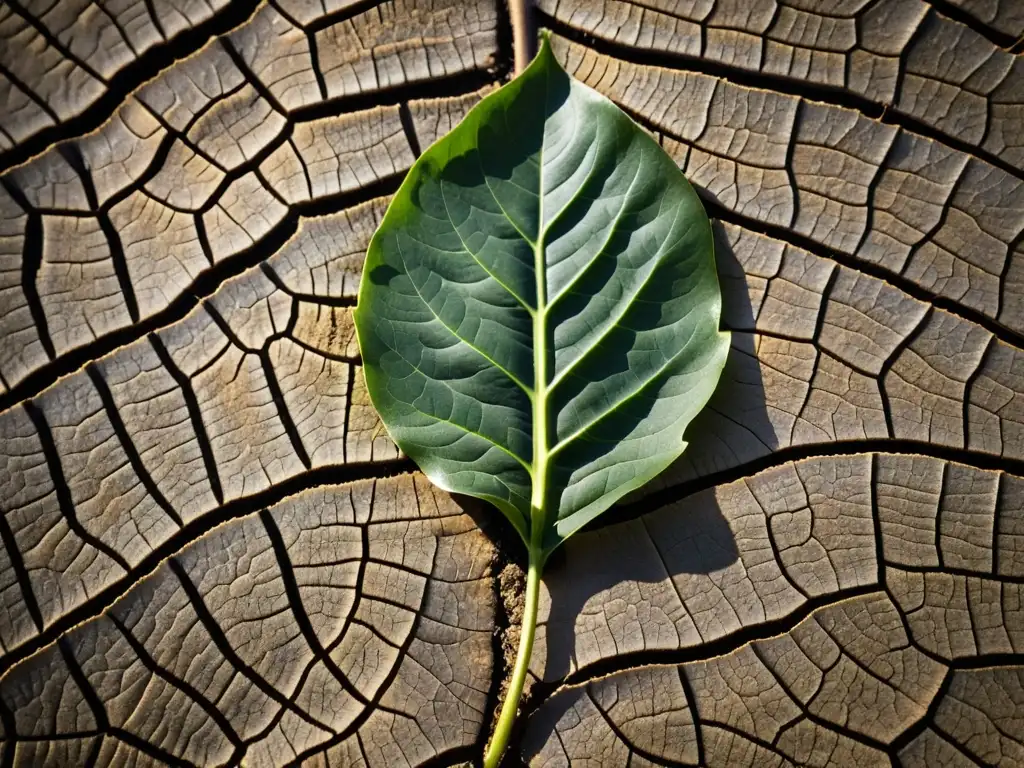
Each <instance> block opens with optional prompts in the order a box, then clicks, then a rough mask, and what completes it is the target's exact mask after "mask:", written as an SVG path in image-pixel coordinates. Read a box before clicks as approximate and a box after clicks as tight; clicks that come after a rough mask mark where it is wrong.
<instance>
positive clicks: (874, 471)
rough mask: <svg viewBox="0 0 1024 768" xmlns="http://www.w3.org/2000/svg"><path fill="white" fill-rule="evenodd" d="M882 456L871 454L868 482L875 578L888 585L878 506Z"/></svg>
mask: <svg viewBox="0 0 1024 768" xmlns="http://www.w3.org/2000/svg"><path fill="white" fill-rule="evenodd" d="M879 461H880V456H879V455H878V454H877V453H872V454H871V470H870V472H871V473H870V475H869V479H868V482H869V483H870V484H871V522H872V526H873V528H874V530H875V560H876V561H877V562H876V567H877V569H878V570H877V573H876V575H875V580H876V581H877V582H878V586H880V587H883V588H884V587H886V586H887V585H886V582H885V540H884V539H883V538H882V512H881V509H879V506H878V463H879Z"/></svg>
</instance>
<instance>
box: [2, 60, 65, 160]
mask: <svg viewBox="0 0 1024 768" xmlns="http://www.w3.org/2000/svg"><path fill="white" fill-rule="evenodd" d="M0 75H3V76H4V77H5V78H7V80H9V81H10V82H11V84H12V85H13V86H14V87H15V88H17V89H18V90H19V91H21V92H22V93H23V94H24V95H25V98H26V99H28V100H29V101H31V102H32V103H33V104H35V105H36V106H37V107H39V109H41V110H42V111H43V112H45V113H46V116H47V117H48V118H50V120H51V121H53V122H52V125H49V126H47V128H51V129H52V128H55V127H57V126H59V125H60V116H59V115H58V114H57V113H56V112H54V111H53V107H51V106H50V105H49V104H48V103H47V102H46V100H45V99H43V98H41V97H40V96H39V95H38V94H37V93H36V92H35V91H34V90H32V88H30V87H29V85H28V83H26V82H25V81H24V80H22V79H21V78H20V77H18V76H17V75H15V74H14V73H13V72H12V71H11V70H9V69H8V68H7V67H5V66H4V65H3V64H2V63H0ZM44 130H45V129H44ZM4 133H5V134H7V135H8V136H10V134H9V133H7V131H4ZM11 143H13V144H16V143H17V142H15V141H12V142H11ZM10 151H11V150H8V152H10ZM14 165H17V163H11V165H9V166H7V168H9V167H12V166H14ZM4 170H6V168H4Z"/></svg>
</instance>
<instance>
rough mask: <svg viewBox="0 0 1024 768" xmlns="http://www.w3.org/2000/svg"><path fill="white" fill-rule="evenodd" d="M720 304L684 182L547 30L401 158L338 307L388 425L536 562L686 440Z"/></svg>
mask: <svg viewBox="0 0 1024 768" xmlns="http://www.w3.org/2000/svg"><path fill="white" fill-rule="evenodd" d="M720 313H721V294H720V291H719V287H718V277H717V274H716V272H715V262H714V255H713V245H712V236H711V227H710V224H709V222H708V218H707V215H706V214H705V213H704V210H703V208H702V206H701V204H700V200H699V199H698V197H697V195H696V194H695V193H694V191H693V189H692V188H691V187H690V185H689V183H687V181H686V179H685V178H684V177H683V175H682V173H680V171H679V169H678V168H677V167H676V166H675V164H674V163H673V162H672V161H671V159H669V157H668V156H667V155H666V154H665V152H664V151H663V150H662V149H661V147H660V146H658V144H657V142H655V141H654V140H653V139H652V138H651V137H650V136H648V135H647V134H646V133H645V132H644V131H643V130H642V129H641V128H639V127H638V126H637V125H636V124H635V123H634V122H633V121H632V120H630V118H629V117H628V116H626V115H625V114H624V113H623V112H622V111H621V110H620V109H619V108H618V107H616V106H615V105H614V104H612V103H611V102H610V101H608V100H607V99H606V98H604V97H603V96H601V95H599V94H598V93H596V92H595V91H592V90H591V89H589V88H587V87H586V86H584V85H582V84H581V83H579V82H577V81H575V80H573V79H572V78H571V77H570V76H569V75H567V74H566V73H565V71H564V70H563V69H562V68H561V67H560V66H559V64H558V62H557V61H556V60H555V58H554V56H553V54H552V52H551V49H550V46H549V44H548V43H547V41H546V40H545V41H544V42H543V43H542V46H541V50H540V52H539V53H538V55H537V57H536V58H535V59H534V61H533V63H532V64H531V65H530V66H529V67H528V68H527V69H526V70H525V71H524V72H523V74H522V75H520V76H519V77H518V78H516V79H515V80H514V81H512V82H511V83H509V84H508V85H506V86H504V87H503V88H501V89H500V90H498V91H496V92H495V93H493V94H491V95H489V96H488V97H486V98H485V99H484V100H483V101H482V102H481V103H480V104H479V105H477V106H476V107H475V108H474V109H473V110H472V111H471V112H470V113H469V115H467V117H466V118H465V120H463V121H462V123H461V124H460V125H458V126H457V127H456V128H455V129H454V130H453V131H452V132H451V133H449V134H448V135H447V136H446V137H444V138H443V139H441V140H440V141H438V142H437V143H436V144H434V145H433V146H432V147H431V148H430V149H428V150H427V151H426V152H425V153H424V154H423V156H422V157H421V158H420V159H419V160H418V161H417V162H416V164H415V165H414V166H413V168H412V170H411V171H410V172H409V175H408V176H407V177H406V179H405V181H404V183H403V184H402V186H401V188H400V189H399V191H398V193H397V194H396V195H395V198H394V200H393V201H392V203H391V206H390V207H389V208H388V211H387V214H386V215H385V217H384V220H383V221H382V223H381V225H380V228H379V229H378V231H377V233H376V234H375V235H374V237H373V240H372V241H371V243H370V248H369V252H368V253H367V257H366V266H365V269H364V272H363V278H362V284H361V286H360V291H359V304H358V307H357V309H356V315H355V317H356V328H357V331H358V335H359V344H360V348H361V350H362V356H363V362H364V365H365V373H366V384H367V388H368V390H369V393H370V397H371V399H372V400H373V404H374V406H375V407H376V408H377V410H378V411H379V413H380V416H381V419H382V420H383V422H384V424H385V425H386V426H387V429H388V431H389V432H390V433H391V436H392V437H393V438H394V440H395V442H396V443H397V444H398V445H399V446H400V447H401V449H402V450H403V451H405V453H406V454H408V455H409V456H410V457H411V458H412V459H413V460H414V461H415V462H416V463H417V464H418V465H419V466H420V468H421V469H422V470H423V471H424V472H425V473H426V474H427V475H428V476H429V477H430V478H431V480H433V481H434V482H435V483H436V484H437V485H439V486H441V487H442V488H445V489H446V490H449V491H454V492H458V493H465V494H470V495H472V496H476V497H479V498H482V499H486V500H488V501H490V502H492V503H493V504H494V505H495V506H497V507H498V508H499V509H501V510H502V511H503V512H504V513H505V515H506V516H507V517H508V518H509V520H511V521H512V523H513V524H514V525H515V527H516V529H517V530H518V531H519V533H520V534H521V535H522V537H523V539H524V541H525V542H526V543H527V545H528V546H529V547H530V549H531V553H538V555H539V556H540V558H541V562H543V558H544V557H546V555H547V554H548V553H549V552H550V551H551V550H552V549H554V548H555V547H557V546H558V545H559V544H560V543H561V542H562V541H564V540H565V539H566V538H567V537H568V536H569V535H570V534H572V533H573V532H574V531H575V530H577V529H578V528H580V526H582V525H584V524H585V523H587V522H588V521H589V520H592V519H593V518H594V517H596V516H597V515H599V514H600V513H601V512H603V511H604V510H606V509H607V508H608V507H609V506H611V505H612V504H613V503H614V502H615V501H616V500H617V499H619V498H621V497H622V496H623V495H625V494H626V493H628V492H629V491H631V490H633V489H635V488H638V487H640V486H641V485H643V484H644V483H646V482H647V481H648V480H650V479H651V478H653V477H654V476H655V475H657V474H658V473H659V472H661V471H662V470H663V469H665V468H666V467H667V466H668V465H669V464H670V463H671V462H672V461H673V460H674V459H676V458H677V457H678V456H679V455H680V454H681V453H682V451H683V449H684V448H685V446H686V443H685V441H684V439H683V434H684V431H685V430H686V427H687V425H688V424H689V423H690V422H691V420H692V419H693V418H694V416H696V415H697V413H698V412H699V411H700V409H701V408H703V407H704V405H705V403H706V402H707V400H708V398H709V397H710V396H711V393H712V391H713V390H714V388H715V385H716V384H717V382H718V378H719V375H720V374H721V371H722V367H723V365H724V364H725V358H726V355H727V353H728V349H729V337H728V334H727V333H721V332H719V330H718V322H719V315H720Z"/></svg>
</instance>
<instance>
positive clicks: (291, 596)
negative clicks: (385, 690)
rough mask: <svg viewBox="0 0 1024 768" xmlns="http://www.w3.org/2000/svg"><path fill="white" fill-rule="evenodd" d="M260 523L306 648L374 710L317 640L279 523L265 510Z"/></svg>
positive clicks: (362, 701) (343, 686) (359, 699)
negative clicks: (271, 548) (272, 550)
mask: <svg viewBox="0 0 1024 768" xmlns="http://www.w3.org/2000/svg"><path fill="white" fill-rule="evenodd" d="M260 520H261V521H262V523H263V527H264V528H266V530H267V535H268V536H269V537H270V544H271V546H272V547H273V549H274V554H275V555H276V557H277V564H278V568H279V570H280V572H281V580H282V581H283V582H284V591H285V594H287V595H288V604H289V606H291V610H292V616H293V617H294V619H295V623H296V624H298V625H299V630H300V631H301V632H302V636H303V638H305V640H306V644H307V645H308V646H309V647H310V650H312V651H313V656H314V658H315V659H316V660H319V661H322V662H323V664H324V666H326V667H327V668H328V669H329V670H330V672H331V674H332V675H334V676H335V678H337V680H338V682H339V683H340V684H341V687H342V688H343V689H345V692H346V693H348V695H349V696H351V697H352V698H353V699H355V700H356V701H358V702H359V703H360V704H362V705H363V706H364V707H369V706H371V703H370V700H369V699H368V698H366V696H364V695H363V693H362V691H360V690H359V689H358V688H356V686H355V685H354V684H353V683H352V681H351V680H350V679H349V677H348V675H346V674H345V672H344V670H342V669H341V668H340V667H339V666H338V664H337V663H336V662H335V661H334V659H333V658H331V655H330V654H329V653H327V650H326V649H325V648H324V646H323V644H322V643H321V642H320V638H319V637H317V635H316V632H315V631H314V629H313V622H312V621H311V620H310V618H309V614H308V613H306V607H305V605H304V604H303V602H302V594H301V593H300V592H299V584H298V581H297V580H296V578H295V569H294V567H293V566H292V561H291V558H290V557H289V556H288V548H287V547H286V546H285V543H284V537H283V536H282V535H281V529H280V528H278V527H277V521H276V520H274V516H273V515H271V514H270V512H269V511H268V510H266V509H264V510H262V511H261V512H260Z"/></svg>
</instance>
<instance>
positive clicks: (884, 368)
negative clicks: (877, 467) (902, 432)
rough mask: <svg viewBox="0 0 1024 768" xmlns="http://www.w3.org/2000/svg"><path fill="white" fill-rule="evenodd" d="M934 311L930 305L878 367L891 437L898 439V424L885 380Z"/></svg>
mask: <svg viewBox="0 0 1024 768" xmlns="http://www.w3.org/2000/svg"><path fill="white" fill-rule="evenodd" d="M934 311H935V310H934V308H933V307H928V308H927V309H926V310H925V311H924V314H922V315H921V319H920V320H918V322H917V325H915V326H914V327H913V328H911V329H910V331H909V332H908V333H907V335H906V336H904V337H903V340H902V341H900V342H899V343H898V344H897V345H896V346H895V347H893V350H892V352H891V353H890V354H889V356H888V357H887V358H886V359H885V360H884V361H882V365H881V367H880V368H879V369H878V376H877V377H876V380H877V381H878V394H879V396H880V397H881V398H882V413H883V414H884V416H885V428H886V429H887V430H889V437H890V438H891V439H897V435H896V425H895V424H894V423H893V418H892V404H891V403H890V402H889V391H888V390H887V389H886V386H885V380H886V379H887V378H888V376H889V371H891V370H892V367H893V366H894V365H895V364H896V363H897V362H899V359H900V357H902V355H903V352H904V350H906V349H907V348H908V347H910V345H911V344H913V343H914V340H915V339H917V337H918V335H919V334H920V333H921V332H922V331H923V330H924V329H925V328H926V327H927V326H928V323H929V322H930V321H931V318H932V313H933V312H934Z"/></svg>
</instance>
